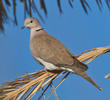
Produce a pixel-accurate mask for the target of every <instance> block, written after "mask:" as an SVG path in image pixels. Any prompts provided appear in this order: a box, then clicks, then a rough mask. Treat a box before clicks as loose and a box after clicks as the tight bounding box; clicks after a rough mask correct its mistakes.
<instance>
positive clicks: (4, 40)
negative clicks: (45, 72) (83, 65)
mask: <svg viewBox="0 0 110 100" xmlns="http://www.w3.org/2000/svg"><path fill="white" fill-rule="evenodd" d="M55 1H56V0H54V1H52V0H51V1H50V0H47V3H46V4H47V5H48V8H47V9H48V16H47V17H45V16H44V13H43V11H42V10H40V12H41V14H42V15H43V18H44V19H45V23H42V21H41V20H40V19H39V17H38V16H37V14H36V13H35V12H34V14H33V17H37V18H38V19H39V20H40V22H41V25H42V27H43V28H44V29H45V30H46V31H47V32H48V33H49V34H51V35H52V36H54V37H55V38H57V39H58V40H60V41H61V42H62V43H63V44H64V45H65V46H66V47H67V48H68V49H69V50H70V51H71V52H72V53H73V54H75V55H78V54H79V53H80V52H82V51H84V50H87V49H91V48H95V47H102V46H109V45H110V11H109V10H108V9H107V6H106V5H105V3H104V5H103V10H102V12H100V11H99V10H98V7H97V5H96V3H95V2H93V0H92V1H91V0H89V2H90V4H91V8H92V11H89V14H88V15H86V14H85V13H84V11H83V9H82V7H81V4H80V3H79V1H78V0H75V3H74V8H73V9H72V8H70V7H69V6H68V3H67V2H66V1H64V2H62V8H63V14H62V15H61V14H59V11H58V8H56V6H57V3H56V2H55ZM37 3H38V4H39V2H37ZM17 6H18V8H19V9H17V19H18V20H19V22H18V26H15V25H14V24H13V23H11V21H10V22H9V23H8V24H5V35H0V46H1V48H0V83H2V82H3V81H4V80H8V81H10V80H13V79H15V77H17V76H20V75H22V74H25V73H30V72H35V71H37V70H39V69H41V68H43V67H42V66H41V65H39V64H38V63H37V62H36V61H35V60H34V59H33V58H32V56H31V53H30V49H29V37H30V34H29V33H30V31H29V30H28V29H24V30H22V29H21V26H23V24H24V16H23V14H24V11H23V10H22V9H23V4H21V3H19V2H18V5H17ZM38 8H40V7H38ZM93 9H94V10H93ZM8 11H9V12H10V15H9V17H12V15H11V14H12V11H11V9H10V10H8ZM27 17H28V16H27ZM109 66H110V54H109V53H108V54H104V55H102V56H100V57H98V58H96V59H95V60H94V61H92V62H91V63H90V64H88V67H89V69H88V71H87V73H88V75H89V76H91V78H92V79H94V81H95V82H96V83H97V84H99V85H100V86H101V87H102V88H103V91H99V90H98V89H96V88H95V87H94V86H93V85H91V84H90V83H89V82H87V81H86V80H84V79H83V78H81V77H79V76H76V75H74V74H73V75H70V76H69V77H68V78H67V79H66V80H65V81H64V83H63V84H62V85H60V87H59V88H58V89H57V94H58V96H59V99H60V100H81V99H82V100H109V99H110V94H109V93H110V85H109V84H110V80H109V79H108V80H106V79H104V76H105V75H106V74H107V73H109V72H110V67H109ZM53 98H54V97H53V96H51V97H50V99H49V100H53ZM32 100H34V99H32Z"/></svg>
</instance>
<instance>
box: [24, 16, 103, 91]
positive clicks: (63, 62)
mask: <svg viewBox="0 0 110 100" xmlns="http://www.w3.org/2000/svg"><path fill="white" fill-rule="evenodd" d="M23 27H24V28H29V29H30V30H31V34H30V50H31V53H32V56H33V57H34V58H35V59H36V61H38V62H39V63H40V64H42V65H44V66H45V68H46V69H47V70H65V71H69V72H72V73H75V74H77V75H79V76H82V77H83V78H85V79H86V80H88V81H89V82H90V83H92V84H93V85H94V86H96V87H97V88H98V89H99V90H102V88H100V87H99V86H98V85H97V84H96V83H95V82H94V81H93V80H92V79H91V78H90V77H89V76H88V75H87V74H86V73H85V71H86V70H87V69H88V67H87V65H85V64H83V63H81V62H80V61H79V60H77V59H76V57H75V56H73V55H72V54H71V53H70V52H69V51H68V50H67V48H66V47H65V46H64V45H63V44H62V43H61V42H60V41H58V40H57V39H55V38H54V37H52V36H51V35H49V34H48V33H47V32H45V31H44V29H43V28H42V27H41V26H40V23H39V21H38V20H37V19H36V18H32V17H31V18H27V19H26V20H25V22H24V26H23Z"/></svg>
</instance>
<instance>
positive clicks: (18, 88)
mask: <svg viewBox="0 0 110 100" xmlns="http://www.w3.org/2000/svg"><path fill="white" fill-rule="evenodd" d="M107 52H110V47H98V48H93V49H90V50H86V51H84V52H82V53H81V54H80V55H79V56H77V59H78V60H79V61H81V62H84V61H87V62H86V63H89V62H91V61H92V60H94V59H95V58H96V57H98V56H100V55H102V54H104V53H107ZM69 74H70V73H69V72H66V71H64V72H62V71H56V72H55V71H54V72H50V71H48V72H47V71H45V70H39V71H37V72H34V73H29V74H25V75H23V76H21V77H18V78H16V80H14V81H11V82H7V83H5V84H4V86H1V87H0V99H2V100H20V99H22V98H25V100H28V99H31V98H32V97H33V96H34V95H35V94H36V93H37V92H38V91H39V90H42V92H41V95H40V96H39V99H38V100H40V98H41V97H42V96H44V95H45V93H47V90H48V88H49V87H50V86H52V87H54V86H53V82H54V81H55V80H57V81H59V80H58V79H61V80H60V81H59V82H58V84H57V85H56V86H55V87H54V88H53V89H52V91H51V92H50V93H49V94H48V96H47V97H46V99H48V97H49V96H50V95H51V94H52V93H54V95H55V98H56V99H57V95H56V92H55V89H57V88H58V87H59V85H61V84H62V82H63V81H64V80H65V79H66V77H68V75H69ZM109 77H110V75H109ZM42 88H43V89H42ZM29 90H30V91H29Z"/></svg>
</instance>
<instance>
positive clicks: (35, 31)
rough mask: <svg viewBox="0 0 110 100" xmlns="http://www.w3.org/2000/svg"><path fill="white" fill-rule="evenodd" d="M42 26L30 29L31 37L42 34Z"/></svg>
mask: <svg viewBox="0 0 110 100" xmlns="http://www.w3.org/2000/svg"><path fill="white" fill-rule="evenodd" d="M42 30H43V28H42V27H41V26H38V27H35V28H32V29H31V38H33V37H34V36H36V35H39V34H42V33H43V32H42Z"/></svg>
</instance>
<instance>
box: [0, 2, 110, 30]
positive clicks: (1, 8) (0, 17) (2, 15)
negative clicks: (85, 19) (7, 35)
mask: <svg viewBox="0 0 110 100" xmlns="http://www.w3.org/2000/svg"><path fill="white" fill-rule="evenodd" d="M19 1H20V2H21V3H24V17H26V14H28V15H29V16H32V10H33V9H34V10H35V11H36V12H37V14H38V16H39V18H40V19H41V20H42V21H43V18H42V16H41V14H40V12H39V10H38V9H37V6H36V3H35V2H34V1H37V0H19ZM56 1H57V6H58V8H59V11H60V13H62V12H63V11H62V7H61V4H62V2H63V1H62V2H61V1H60V0H56ZM79 1H80V2H81V5H82V7H83V9H84V11H85V12H86V13H87V14H88V9H87V8H89V9H90V4H89V3H88V2H87V0H79ZM94 1H96V3H97V5H98V7H99V9H100V10H101V7H102V0H94ZM3 2H5V4H6V5H4V3H3ZM45 2H47V1H46V0H45ZM45 2H44V0H40V6H41V8H42V10H43V11H44V13H45V15H47V7H48V5H46V3H45ZM73 2H74V0H68V3H69V5H70V6H71V7H72V8H73V4H72V3H73ZM105 2H106V5H107V6H108V8H109V9H110V0H105ZM17 3H18V2H16V0H0V30H2V31H3V30H4V27H3V24H4V23H5V22H6V19H8V15H9V12H8V11H7V12H6V10H5V9H6V8H7V7H11V6H13V9H12V10H13V17H14V22H15V24H17V18H16V9H17V6H16V5H17ZM32 8H33V9H32Z"/></svg>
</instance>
